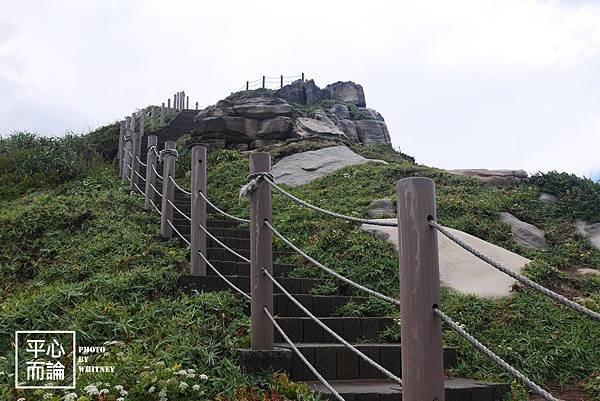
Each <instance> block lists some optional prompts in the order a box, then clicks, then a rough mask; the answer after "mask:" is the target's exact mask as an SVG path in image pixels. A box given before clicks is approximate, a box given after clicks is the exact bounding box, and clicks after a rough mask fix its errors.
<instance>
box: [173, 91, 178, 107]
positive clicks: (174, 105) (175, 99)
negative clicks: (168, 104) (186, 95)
mask: <svg viewBox="0 0 600 401" xmlns="http://www.w3.org/2000/svg"><path fill="white" fill-rule="evenodd" d="M178 107H179V105H178V104H177V93H176V94H174V95H173V111H177V108H178Z"/></svg>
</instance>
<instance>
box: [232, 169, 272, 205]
mask: <svg viewBox="0 0 600 401" xmlns="http://www.w3.org/2000/svg"><path fill="white" fill-rule="evenodd" d="M263 178H267V179H268V180H271V181H273V174H271V173H269V172H266V171H263V172H259V173H252V174H248V177H247V178H246V179H247V181H248V182H247V183H246V184H245V185H244V186H243V187H242V188H241V189H240V199H241V198H244V197H246V196H250V194H251V193H252V192H254V190H256V188H258V183H259V182H260V180H261V179H263Z"/></svg>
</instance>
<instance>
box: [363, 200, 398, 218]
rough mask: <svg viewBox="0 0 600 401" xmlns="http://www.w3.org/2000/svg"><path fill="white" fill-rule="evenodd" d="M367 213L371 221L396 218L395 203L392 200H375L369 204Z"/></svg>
mask: <svg viewBox="0 0 600 401" xmlns="http://www.w3.org/2000/svg"><path fill="white" fill-rule="evenodd" d="M368 213H369V216H370V217H371V218H373V219H380V218H382V217H393V216H396V201H394V200H392V199H375V200H374V201H373V202H371V203H370V204H369V211H368Z"/></svg>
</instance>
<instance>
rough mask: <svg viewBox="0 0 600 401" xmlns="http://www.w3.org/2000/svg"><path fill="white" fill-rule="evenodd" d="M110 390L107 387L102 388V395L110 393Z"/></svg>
mask: <svg viewBox="0 0 600 401" xmlns="http://www.w3.org/2000/svg"><path fill="white" fill-rule="evenodd" d="M109 392H110V391H109V390H108V389H107V388H103V389H102V390H100V395H104V394H108V393H109Z"/></svg>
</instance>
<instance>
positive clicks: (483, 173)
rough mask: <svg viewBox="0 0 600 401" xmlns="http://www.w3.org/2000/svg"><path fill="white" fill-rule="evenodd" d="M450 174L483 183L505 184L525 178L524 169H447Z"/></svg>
mask: <svg viewBox="0 0 600 401" xmlns="http://www.w3.org/2000/svg"><path fill="white" fill-rule="evenodd" d="M448 172H449V173H450V174H456V175H464V176H467V177H471V178H473V179H475V180H477V181H480V182H483V183H485V184H492V185H498V186H506V185H510V184H514V183H517V182H519V181H521V180H523V179H525V178H527V171H525V170H487V169H483V168H482V169H457V170H449V171H448Z"/></svg>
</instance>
